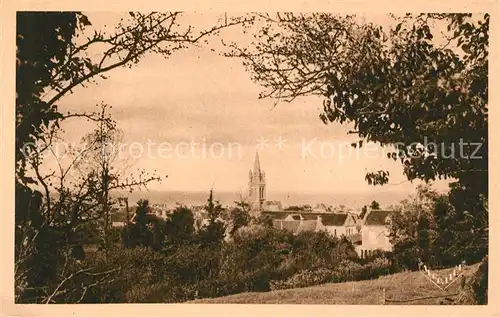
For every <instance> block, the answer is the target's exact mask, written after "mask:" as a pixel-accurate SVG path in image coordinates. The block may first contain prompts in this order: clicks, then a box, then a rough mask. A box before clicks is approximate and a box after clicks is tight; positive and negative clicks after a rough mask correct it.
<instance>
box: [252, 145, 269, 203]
mask: <svg viewBox="0 0 500 317" xmlns="http://www.w3.org/2000/svg"><path fill="white" fill-rule="evenodd" d="M248 176H249V180H248V191H249V193H248V194H249V199H250V204H251V206H252V210H253V211H254V212H260V211H262V206H263V204H264V201H265V200H266V174H265V173H264V171H262V170H261V169H260V160H259V152H255V159H254V161H253V170H250V173H249V175H248Z"/></svg>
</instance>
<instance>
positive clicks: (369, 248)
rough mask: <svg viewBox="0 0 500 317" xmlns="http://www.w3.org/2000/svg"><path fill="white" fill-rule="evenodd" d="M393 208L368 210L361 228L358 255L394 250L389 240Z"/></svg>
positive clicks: (366, 255) (367, 255)
mask: <svg viewBox="0 0 500 317" xmlns="http://www.w3.org/2000/svg"><path fill="white" fill-rule="evenodd" d="M391 213H392V211H391V210H379V209H372V210H369V211H367V212H366V214H365V216H364V218H363V226H362V228H361V246H360V247H359V248H357V252H358V255H359V256H361V257H363V258H365V257H369V256H371V255H372V254H374V252H375V251H377V250H378V251H392V244H391V242H390V240H389V226H390V225H391Z"/></svg>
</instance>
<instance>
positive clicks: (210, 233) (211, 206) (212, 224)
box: [198, 189, 226, 245]
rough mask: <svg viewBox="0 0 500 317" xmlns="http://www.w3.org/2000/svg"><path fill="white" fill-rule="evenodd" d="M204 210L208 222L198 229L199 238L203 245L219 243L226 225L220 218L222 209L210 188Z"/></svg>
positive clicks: (222, 238)
mask: <svg viewBox="0 0 500 317" xmlns="http://www.w3.org/2000/svg"><path fill="white" fill-rule="evenodd" d="M205 210H206V211H207V214H208V224H207V225H205V226H203V227H202V228H201V229H200V230H199V231H198V236H199V240H200V242H202V243H203V244H204V245H220V244H221V243H222V241H223V240H224V236H225V230H226V226H225V224H224V222H223V221H222V219H221V215H222V213H223V211H224V209H223V208H222V205H221V204H220V203H219V202H218V201H214V197H213V190H212V189H211V190H210V194H209V196H208V199H207V205H206V206H205Z"/></svg>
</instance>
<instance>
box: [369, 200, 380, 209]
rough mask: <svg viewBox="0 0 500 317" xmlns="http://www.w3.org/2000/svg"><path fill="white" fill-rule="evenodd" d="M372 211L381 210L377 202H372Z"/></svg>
mask: <svg viewBox="0 0 500 317" xmlns="http://www.w3.org/2000/svg"><path fill="white" fill-rule="evenodd" d="M370 208H371V209H380V204H379V203H378V202H377V201H375V200H374V201H372V202H371V204H370Z"/></svg>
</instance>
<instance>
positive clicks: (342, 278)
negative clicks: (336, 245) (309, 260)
mask: <svg viewBox="0 0 500 317" xmlns="http://www.w3.org/2000/svg"><path fill="white" fill-rule="evenodd" d="M391 265H392V264H391V263H390V261H389V260H387V259H386V258H376V259H374V260H373V261H372V262H369V263H367V264H364V265H361V264H359V263H356V262H353V261H350V260H343V261H342V262H340V263H339V264H337V266H335V267H333V268H330V269H327V268H324V267H320V268H316V269H313V268H311V269H304V270H301V271H299V272H298V273H297V274H294V275H293V276H292V277H290V278H288V279H286V280H275V281H272V282H271V289H272V290H278V289H288V288H299V287H308V286H314V285H319V284H324V283H340V282H346V281H358V280H367V279H376V278H378V277H379V276H382V275H387V274H390V273H391Z"/></svg>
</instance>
